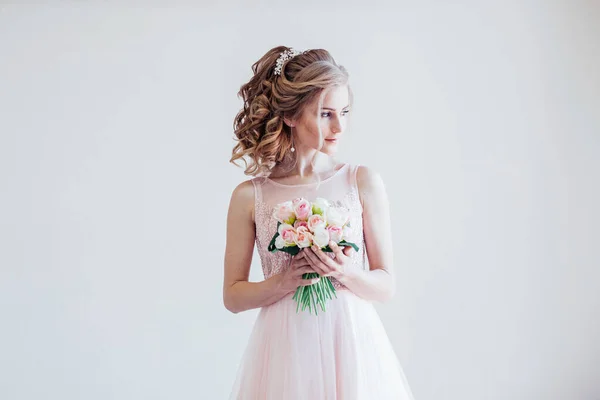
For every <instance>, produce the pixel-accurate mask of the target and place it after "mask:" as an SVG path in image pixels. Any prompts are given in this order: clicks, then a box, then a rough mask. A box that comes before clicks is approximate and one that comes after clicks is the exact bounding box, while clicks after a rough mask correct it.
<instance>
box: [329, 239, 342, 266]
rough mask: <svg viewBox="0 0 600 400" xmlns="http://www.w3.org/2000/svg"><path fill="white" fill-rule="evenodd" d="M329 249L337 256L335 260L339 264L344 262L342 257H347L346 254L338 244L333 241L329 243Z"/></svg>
mask: <svg viewBox="0 0 600 400" xmlns="http://www.w3.org/2000/svg"><path fill="white" fill-rule="evenodd" d="M329 248H330V249H331V251H333V254H335V259H336V260H337V261H338V262H340V261H342V257H344V256H346V254H344V253H343V252H342V248H341V247H340V246H338V244H337V243H336V242H334V241H333V240H330V241H329Z"/></svg>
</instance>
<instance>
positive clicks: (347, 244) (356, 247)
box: [338, 240, 358, 251]
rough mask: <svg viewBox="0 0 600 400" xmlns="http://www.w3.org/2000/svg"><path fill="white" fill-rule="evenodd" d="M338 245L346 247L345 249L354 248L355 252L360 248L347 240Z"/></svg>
mask: <svg viewBox="0 0 600 400" xmlns="http://www.w3.org/2000/svg"><path fill="white" fill-rule="evenodd" d="M338 245H340V246H344V247H345V246H352V248H353V249H354V250H355V251H358V246H357V245H355V244H354V243H351V242H346V241H345V240H342V241H341V242H339V243H338Z"/></svg>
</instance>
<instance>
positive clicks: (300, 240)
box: [296, 226, 312, 248]
mask: <svg viewBox="0 0 600 400" xmlns="http://www.w3.org/2000/svg"><path fill="white" fill-rule="evenodd" d="M296 244H297V245H298V247H300V248H304V247H310V245H311V244H312V235H311V233H310V232H309V231H308V228H307V227H305V226H301V227H299V228H298V229H296Z"/></svg>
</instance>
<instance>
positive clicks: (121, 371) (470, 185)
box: [0, 0, 600, 400]
mask: <svg viewBox="0 0 600 400" xmlns="http://www.w3.org/2000/svg"><path fill="white" fill-rule="evenodd" d="M38 3H39V4H37V5H33V4H30V5H20V6H17V5H15V4H11V5H9V4H8V3H4V5H0V54H1V57H2V62H1V63H0V77H1V78H0V321H1V322H0V324H1V325H0V398H2V399H6V400H25V399H27V400H33V399H41V398H44V399H63V400H75V399H86V400H95V399H98V400H107V399H126V400H133V399H180V400H183V399H225V398H227V395H228V393H229V389H230V386H231V384H232V381H233V378H234V374H235V371H236V368H237V363H238V361H239V359H240V357H241V353H242V351H243V350H244V347H245V344H246V340H247V337H248V335H249V332H250V330H251V328H252V324H253V321H254V318H255V316H256V310H253V311H249V312H246V313H241V314H237V315H233V314H230V313H228V312H227V311H226V310H225V308H224V307H223V305H222V300H221V285H222V274H223V252H224V245H225V243H224V239H225V217H226V212H227V206H228V201H229V196H230V194H231V191H232V189H233V188H234V187H235V185H236V184H237V183H238V182H239V181H241V180H242V179H245V177H244V175H243V173H242V171H241V170H240V169H237V168H235V167H233V166H231V165H229V164H228V159H229V156H230V152H231V148H232V146H233V141H232V123H233V117H234V116H235V113H236V112H237V110H238V108H239V107H240V105H241V103H240V100H239V99H238V98H237V97H236V93H237V90H238V89H239V87H240V85H241V84H242V83H243V82H244V81H246V80H247V79H248V78H249V77H250V73H251V71H250V66H251V64H252V63H253V62H254V61H256V60H258V58H260V57H261V56H262V55H263V54H264V53H265V52H266V51H267V50H268V49H270V48H271V47H273V46H276V45H281V44H283V45H289V46H293V47H296V48H298V49H308V48H316V47H319V48H326V49H328V50H330V51H331V52H332V54H333V55H334V57H335V58H336V59H337V60H338V62H340V63H341V64H343V65H345V66H346V67H347V68H348V69H349V71H350V73H351V79H352V85H353V89H354V91H355V96H356V107H355V110H354V116H353V122H352V126H351V129H350V130H349V131H348V133H347V137H346V142H345V143H343V145H342V146H343V150H342V154H341V158H343V159H345V160H347V161H350V162H359V163H362V164H366V165H370V166H372V167H373V168H375V169H377V170H379V171H380V172H381V173H382V175H383V177H384V179H385V181H386V184H387V188H388V192H389V195H390V198H391V200H392V207H393V208H392V214H393V218H394V239H395V243H396V245H395V249H394V250H395V254H396V271H397V277H398V286H399V291H398V294H397V296H396V297H395V299H394V300H393V301H391V302H389V303H386V304H382V305H378V306H377V308H378V310H379V311H380V315H381V318H382V320H383V321H384V323H385V325H386V327H387V330H388V333H389V335H390V338H391V339H392V342H393V344H394V347H395V349H396V351H397V353H398V356H399V358H400V360H401V362H402V364H403V366H404V369H405V373H406V375H407V378H408V379H409V381H410V382H411V386H412V389H413V392H414V394H415V397H416V398H417V400H440V399H444V400H470V399H472V400H481V399H486V400H488V399H489V400H492V399H503V400H505V399H511V400H521V399H522V400H531V399H540V400H541V399H544V400H550V399H570V400H598V399H600V321H599V319H600V318H599V315H600V295H599V293H600V290H599V289H600V288H599V286H600V284H599V278H600V273H599V272H598V266H599V262H600V256H599V254H598V243H599V239H600V235H599V230H598V225H599V224H600V213H599V212H598V210H597V206H598V204H600V193H599V192H600V190H599V188H598V182H600V162H599V161H598V156H599V150H600V132H599V129H600V116H599V110H600V74H599V73H598V71H599V70H600V49H599V47H598V43H599V40H600V4H599V3H598V2H594V1H587V2H584V1H566V0H565V1H562V2H544V3H542V2H539V3H533V2H520V1H511V2H509V1H496V2H486V3H487V4H486V5H483V2H462V3H461V4H462V5H456V4H453V5H449V4H447V3H446V2H438V4H435V3H431V2H429V3H424V2H414V3H412V4H409V3H407V2H404V3H402V2H397V3H393V4H396V5H391V4H392V3H391V2H390V4H387V5H385V4H381V3H379V4H375V3H370V2H369V3H366V2H365V4H364V5H354V4H351V3H341V2H338V3H335V4H330V5H325V4H322V3H318V2H308V3H302V4H300V3H297V5H296V6H295V7H293V8H292V7H282V6H275V5H274V4H275V3H272V4H268V3H267V2H265V3H261V4H258V5H255V6H253V7H251V8H249V7H247V8H242V7H240V6H239V5H237V6H236V4H234V3H229V4H222V5H220V6H217V5H211V6H204V7H203V6H201V5H200V3H197V4H196V5H192V4H193V3H192V2H179V3H176V2H166V1H163V2H158V1H153V2H151V3H146V5H144V3H143V2H136V3H133V2H130V3H125V2H120V5H119V4H118V3H117V2H116V1H114V2H100V1H95V2H92V1H89V2H85V5H84V4H83V2H80V3H79V4H78V3H75V2H62V3H59V2H58V1H57V2H54V3H52V5H51V2H38ZM240 3H241V2H240ZM125 4H127V5H125ZM150 4H151V5H150ZM375 5H376V6H377V7H375V9H377V10H378V11H373V10H372V7H374V6H375ZM252 278H253V279H255V280H258V279H260V278H261V273H260V265H259V264H258V261H257V260H255V263H254V264H253V271H252Z"/></svg>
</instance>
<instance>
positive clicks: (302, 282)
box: [298, 278, 321, 286]
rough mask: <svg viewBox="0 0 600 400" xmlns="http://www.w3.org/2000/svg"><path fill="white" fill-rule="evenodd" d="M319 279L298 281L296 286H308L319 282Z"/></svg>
mask: <svg viewBox="0 0 600 400" xmlns="http://www.w3.org/2000/svg"><path fill="white" fill-rule="evenodd" d="M320 280H321V278H313V279H300V280H299V281H298V286H310V285H314V284H315V283H317V282H319V281H320Z"/></svg>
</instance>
